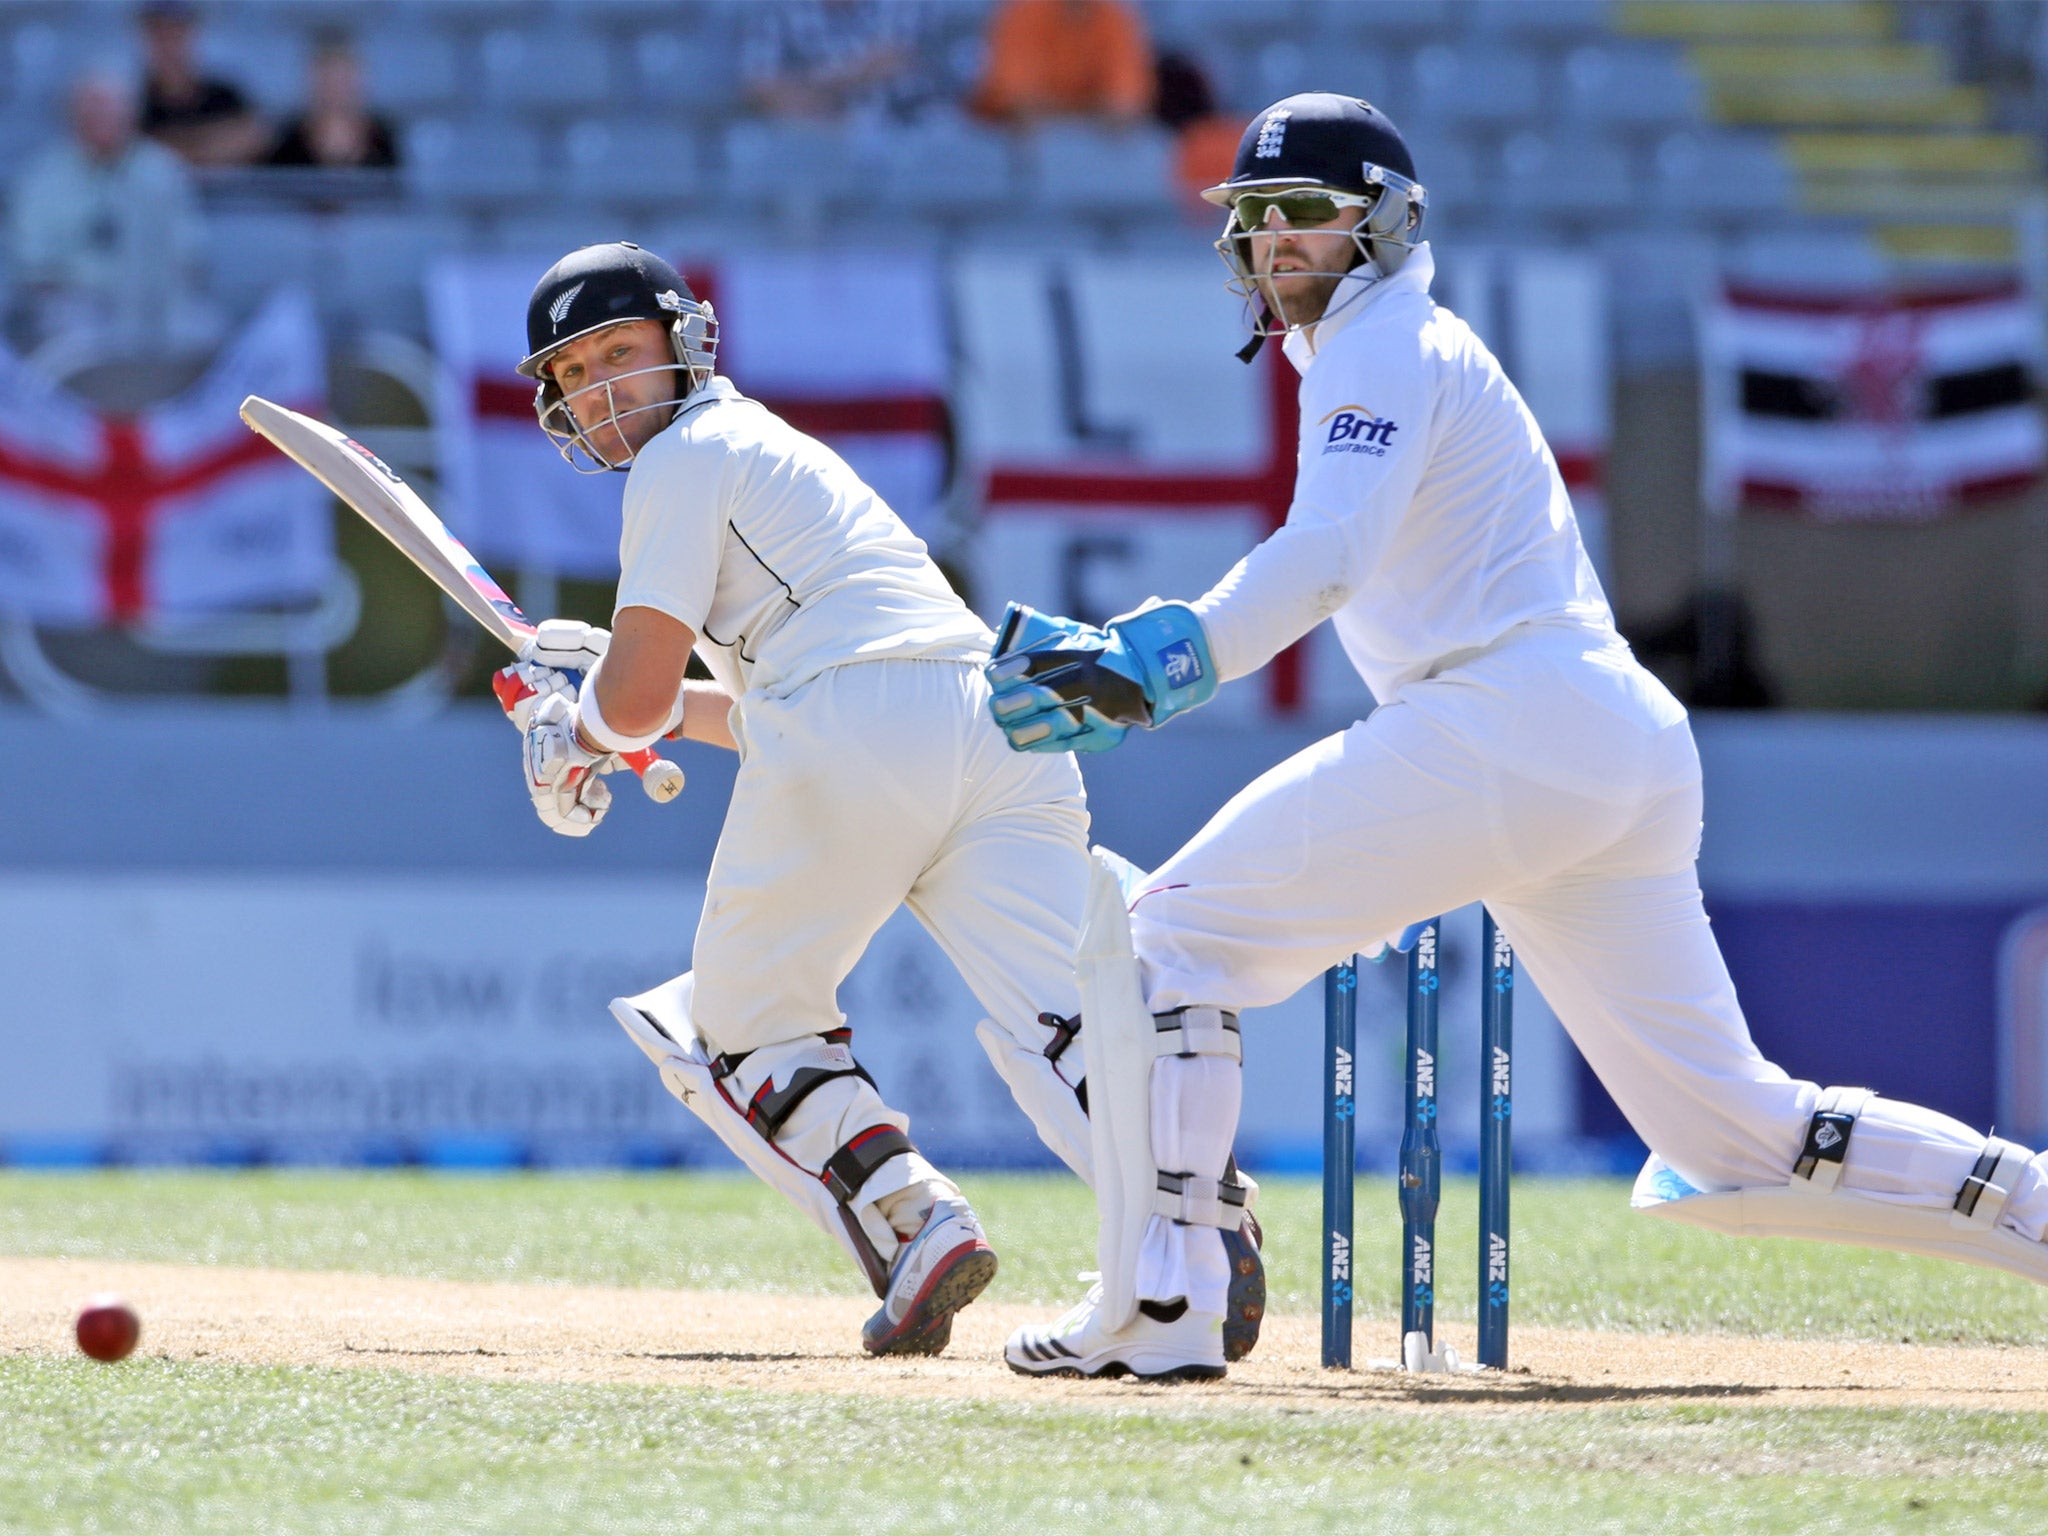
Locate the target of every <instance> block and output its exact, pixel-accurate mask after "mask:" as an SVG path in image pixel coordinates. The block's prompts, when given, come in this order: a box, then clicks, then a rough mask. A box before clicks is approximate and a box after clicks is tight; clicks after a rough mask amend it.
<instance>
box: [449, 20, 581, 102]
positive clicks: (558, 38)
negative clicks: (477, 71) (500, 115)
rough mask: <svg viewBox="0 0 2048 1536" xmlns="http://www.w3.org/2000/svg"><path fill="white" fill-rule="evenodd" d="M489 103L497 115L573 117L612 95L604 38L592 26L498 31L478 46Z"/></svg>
mask: <svg viewBox="0 0 2048 1536" xmlns="http://www.w3.org/2000/svg"><path fill="white" fill-rule="evenodd" d="M477 52H478V57H479V59H480V61H481V62H482V65H483V73H482V84H483V100H484V103H485V104H486V105H487V106H488V107H490V108H492V109H494V110H497V111H506V112H519V111H530V112H549V113H567V112H576V111H581V110H584V109H587V108H590V107H594V106H601V105H603V104H604V103H605V102H606V101H607V100H608V99H609V97H610V92H611V83H612V82H611V63H610V59H609V57H608V49H607V47H606V39H605V37H604V34H603V33H601V32H598V31H596V30H595V29H593V28H590V27H578V26H562V27H552V28H549V29H546V30H539V29H528V28H525V27H510V26H506V27H493V28H492V29H491V30H490V31H488V32H486V33H485V34H484V35H483V38H482V39H481V41H480V42H479V44H478V50H477Z"/></svg>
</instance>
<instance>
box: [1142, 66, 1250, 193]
mask: <svg viewBox="0 0 2048 1536" xmlns="http://www.w3.org/2000/svg"><path fill="white" fill-rule="evenodd" d="M1158 81H1159V89H1158V95H1157V96H1156V97H1155V98H1154V100H1153V103H1152V115H1153V116H1154V117H1156V118H1158V119H1159V121H1160V122H1161V123H1162V124H1164V125H1165V126H1166V127H1167V128H1168V129H1169V130H1170V131H1171V132H1172V133H1173V136H1174V138H1175V140H1176V141H1177V143H1176V147H1175V149H1174V161H1173V178H1174V182H1175V185H1176V186H1178V187H1179V189H1180V191H1181V193H1182V198H1183V201H1184V203H1185V204H1186V205H1187V208H1188V211H1189V212H1190V213H1196V214H1200V215H1201V217H1202V219H1203V220H1204V221H1205V222H1207V221H1212V220H1213V219H1214V218H1215V214H1216V210H1215V209H1214V208H1212V207H1211V206H1210V205H1209V204H1208V203H1207V202H1205V201H1204V200H1203V198H1202V190H1203V188H1205V187H1213V186H1218V185H1220V184H1221V183H1223V182H1226V181H1228V180H1230V170H1231V166H1232V165H1233V164H1234V163H1235V162H1236V159H1237V141H1238V138H1239V136H1240V135H1241V134H1242V132H1243V129H1244V125H1243V124H1242V123H1240V122H1239V121H1238V120H1237V119H1236V118H1234V117H1222V116H1219V115H1218V114H1217V111H1216V92H1215V90H1214V89H1213V88H1212V87H1211V86H1210V84H1209V76H1208V72H1207V71H1205V70H1204V69H1203V68H1202V66H1201V65H1200V64H1198V63H1196V62H1195V60H1193V59H1191V58H1189V57H1188V56H1187V55H1186V54H1183V53H1162V54H1160V55H1159V69H1158Z"/></svg>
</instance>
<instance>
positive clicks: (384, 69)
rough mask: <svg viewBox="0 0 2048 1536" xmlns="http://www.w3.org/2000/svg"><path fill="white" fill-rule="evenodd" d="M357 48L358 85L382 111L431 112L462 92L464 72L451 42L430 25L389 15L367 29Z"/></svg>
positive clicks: (448, 102) (451, 40)
mask: <svg viewBox="0 0 2048 1536" xmlns="http://www.w3.org/2000/svg"><path fill="white" fill-rule="evenodd" d="M358 47H359V51H360V52H361V54H362V59H363V88H364V90H365V91H366V92H367V93H368V95H369V98H370V100H371V101H372V102H374V103H376V105H377V106H379V107H381V108H383V109H385V110H387V111H391V112H398V113H404V114H411V113H416V112H428V111H436V110H439V109H441V108H444V107H447V106H448V105H450V104H451V103H452V102H454V101H455V100H456V99H457V98H458V97H460V96H461V94H462V74H463V71H462V66H461V64H460V62H459V60H458V55H457V49H456V46H455V42H454V40H453V39H452V38H450V37H448V36H446V35H445V34H443V33H441V32H439V31H436V30H434V29H433V28H431V27H429V26H426V25H424V24H422V23H419V22H415V23H414V24H412V25H405V24H403V23H402V22H400V21H398V20H395V19H394V20H391V21H388V22H385V23H384V24H382V25H379V26H377V27H375V28H374V29H372V30H369V31H366V32H365V33H364V34H363V36H362V38H361V40H360V42H359V45H358Z"/></svg>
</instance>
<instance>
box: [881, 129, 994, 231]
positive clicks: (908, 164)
mask: <svg viewBox="0 0 2048 1536" xmlns="http://www.w3.org/2000/svg"><path fill="white" fill-rule="evenodd" d="M1010 149H1011V144H1010V138H1009V136H1008V135H1006V134H1003V133H999V132H997V131H995V130H994V129H990V128H984V127H982V126H980V125H979V124H977V123H975V122H973V121H972V120H971V119H968V118H966V117H964V116H961V115H960V114H957V113H950V112H949V113H944V114H934V115H931V116H928V117H926V118H924V119H922V120H920V121H919V122H917V123H914V124H911V125H909V126H907V127H904V128H899V129H896V130H895V131H893V132H892V133H890V134H888V135H887V137H886V138H885V139H882V140H881V141H880V142H879V143H878V144H877V159H878V161H879V163H880V165H881V167H882V181H881V188H880V190H881V193H882V197H883V198H884V199H885V200H886V202H887V203H889V204H892V205H894V206H896V207H900V208H902V209H903V210H905V211H906V212H909V213H914V214H916V215H918V216H920V217H923V218H929V219H935V220H939V221H941V222H951V221H954V220H957V219H959V218H961V217H963V216H966V215H970V214H976V213H984V212H987V211H989V210H991V209H999V208H1002V207H1005V206H1007V205H1008V204H1009V202H1010V201H1011V199H1012V197H1013V196H1014V195H1015V189H1014V183H1015V176H1014V173H1013V170H1012V166H1011V153H1010Z"/></svg>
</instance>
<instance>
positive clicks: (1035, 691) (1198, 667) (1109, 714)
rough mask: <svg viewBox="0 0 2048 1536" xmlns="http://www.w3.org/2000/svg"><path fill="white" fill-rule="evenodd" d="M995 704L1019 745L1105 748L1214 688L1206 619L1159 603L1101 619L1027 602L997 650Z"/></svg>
mask: <svg viewBox="0 0 2048 1536" xmlns="http://www.w3.org/2000/svg"><path fill="white" fill-rule="evenodd" d="M986 670H987V672H988V680H989V687H990V689H991V697H990V699H989V712H990V713H991V714H993V715H994V716H995V721H996V724H997V725H999V726H1001V727H1002V728H1003V734H1004V735H1005V736H1007V737H1009V739H1010V745H1011V746H1012V747H1014V748H1015V749H1016V750H1017V751H1019V752H1107V751H1108V750H1109V749H1110V748H1111V747H1114V746H1115V745H1116V744H1117V743H1118V742H1120V741H1122V740H1123V739H1124V736H1125V735H1126V734H1127V733H1128V732H1129V729H1130V727H1132V726H1134V725H1140V726H1144V727H1146V728H1147V729H1150V728H1151V727H1154V726H1158V725H1164V724H1165V723H1166V722H1167V721H1168V720H1170V719H1172V718H1173V717H1174V716H1175V715H1177V714H1179V713H1180V712H1181V711H1183V710H1187V709H1193V708H1194V707H1195V706H1196V705H1198V704H1206V703H1207V702H1208V701H1209V699H1210V697H1211V696H1212V695H1214V693H1215V692H1216V663H1215V661H1214V660H1213V659H1212V658H1211V656H1210V655H1209V641H1208V637H1207V636H1206V635H1204V634H1203V632H1202V621H1201V620H1200V619H1198V618H1196V617H1195V611H1194V610H1193V609H1192V608H1190V607H1189V606H1188V605H1187V604H1186V603H1154V604H1148V605H1147V606H1146V607H1143V608H1140V609H1138V610H1137V612H1135V613H1127V614H1125V615H1123V616H1122V617H1121V618H1115V619H1111V620H1110V621H1109V623H1108V624H1107V625H1105V626H1104V627H1102V628H1100V629H1098V628H1096V627H1095V626H1094V625H1092V624H1082V623H1079V622H1077V621H1076V620H1073V619H1062V618H1054V617H1049V616H1048V615H1046V614H1042V613H1039V612H1037V611H1035V610H1033V609H1030V608H1026V607H1025V606H1023V605H1022V604H1021V603H1012V604H1010V606H1009V608H1008V610H1007V611H1005V613H1004V614H1003V626H1002V629H1001V630H1000V631H999V632H998V635H997V639H996V654H995V655H994V656H993V657H992V658H990V660H989V663H988V666H987V669H986Z"/></svg>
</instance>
